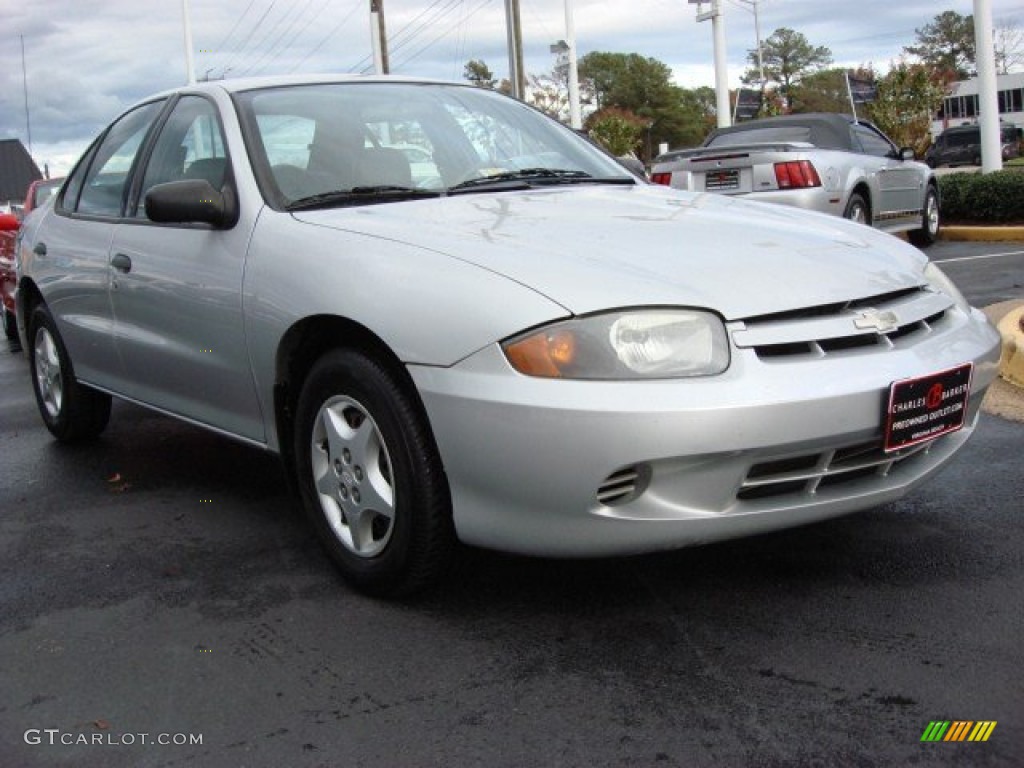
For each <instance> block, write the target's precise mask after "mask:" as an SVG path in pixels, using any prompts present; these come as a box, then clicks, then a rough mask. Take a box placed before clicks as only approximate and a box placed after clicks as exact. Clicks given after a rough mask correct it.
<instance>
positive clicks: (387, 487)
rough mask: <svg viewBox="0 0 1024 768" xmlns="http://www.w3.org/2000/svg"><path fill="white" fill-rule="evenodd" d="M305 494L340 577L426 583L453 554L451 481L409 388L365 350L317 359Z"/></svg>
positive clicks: (305, 449) (393, 586)
mask: <svg viewBox="0 0 1024 768" xmlns="http://www.w3.org/2000/svg"><path fill="white" fill-rule="evenodd" d="M295 423H296V428H295V435H294V440H295V445H294V450H295V456H296V473H297V480H298V485H299V490H300V493H301V495H302V500H303V503H304V506H305V509H306V512H307V513H308V514H309V516H310V519H311V521H312V523H313V526H314V528H315V529H316V531H317V533H318V534H319V536H320V539H321V541H322V543H323V544H324V546H325V547H326V549H327V551H328V553H329V554H330V555H331V557H332V558H333V560H334V561H335V563H336V564H337V565H338V567H339V569H340V570H341V572H342V574H343V575H344V576H345V578H346V579H348V581H350V582H351V583H352V584H353V585H354V586H355V587H357V588H358V589H360V590H362V591H364V592H368V593H370V594H375V595H381V596H390V597H395V596H401V595H408V594H411V593H413V592H417V591H420V590H422V589H423V588H425V587H427V586H428V585H430V584H431V583H432V582H434V581H435V580H437V579H438V578H439V576H440V575H441V573H442V572H443V571H444V569H445V568H446V567H447V565H448V563H449V562H450V559H451V555H452V553H453V552H454V545H455V533H454V526H453V524H452V514H451V500H450V496H449V491H448V481H447V478H446V477H445V474H444V469H443V467H442V465H441V459H440V455H439V453H438V450H437V446H436V445H435V443H434V438H433V435H432V434H431V431H430V428H429V425H428V423H427V420H426V416H425V415H424V414H423V412H422V407H421V406H420V404H419V401H418V399H417V398H416V397H415V394H414V393H413V392H412V391H411V385H409V384H407V383H406V382H405V381H404V380H403V379H401V378H400V377H399V376H398V375H396V374H395V373H394V372H393V371H392V370H390V369H389V368H387V367H386V366H384V365H382V364H380V363H379V362H378V361H377V360H375V359H374V358H372V357H370V356H368V355H366V354H364V353H363V352H360V351H357V350H351V349H337V350H332V351H330V352H328V353H327V354H325V355H324V356H323V357H321V358H320V359H319V360H318V361H317V362H316V363H315V364H314V366H313V368H312V370H311V371H310V373H309V375H308V377H307V378H306V381H305V383H304V385H303V387H302V392H301V394H300V396H299V402H298V408H297V411H296V421H295Z"/></svg>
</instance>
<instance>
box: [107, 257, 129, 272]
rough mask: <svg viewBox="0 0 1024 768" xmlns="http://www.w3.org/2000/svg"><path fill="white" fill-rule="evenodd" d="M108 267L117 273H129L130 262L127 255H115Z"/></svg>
mask: <svg viewBox="0 0 1024 768" xmlns="http://www.w3.org/2000/svg"><path fill="white" fill-rule="evenodd" d="M110 266H112V267H113V268H114V269H116V270H117V271H118V272H131V271H132V260H131V259H130V258H129V257H128V254H125V253H115V254H114V258H112V259H111V260H110Z"/></svg>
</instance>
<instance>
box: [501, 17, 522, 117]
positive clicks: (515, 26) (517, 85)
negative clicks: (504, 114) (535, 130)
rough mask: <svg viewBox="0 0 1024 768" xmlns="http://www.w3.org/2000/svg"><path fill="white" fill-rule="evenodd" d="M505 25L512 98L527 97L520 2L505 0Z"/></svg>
mask: <svg viewBox="0 0 1024 768" xmlns="http://www.w3.org/2000/svg"><path fill="white" fill-rule="evenodd" d="M505 25H506V28H507V30H508V81H509V83H510V84H511V85H512V96H514V97H515V98H517V99H520V100H521V99H523V98H525V96H526V73H525V72H524V71H523V27H522V24H521V23H520V21H519V0H505Z"/></svg>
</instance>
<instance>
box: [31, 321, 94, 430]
mask: <svg viewBox="0 0 1024 768" xmlns="http://www.w3.org/2000/svg"><path fill="white" fill-rule="evenodd" d="M28 342H29V368H30V369H31V371H32V390H33V392H35V395H36V404H37V405H38V406H39V414H40V415H41V416H42V417H43V423H44V424H46V428H47V429H48V430H50V433H51V434H52V435H53V436H54V437H56V438H57V439H58V440H60V441H61V442H65V443H70V442H74V441H76V440H87V439H89V438H92V437H96V436H97V435H98V434H100V433H101V432H102V431H103V430H104V429H105V428H106V426H107V422H109V421H110V395H107V394H104V393H102V392H97V391H96V390H94V389H90V388H89V387H87V386H84V385H83V384H80V383H79V382H78V381H77V380H76V379H75V371H74V368H73V367H72V365H71V357H70V356H69V355H68V351H67V349H66V348H65V347H64V341H63V339H61V337H60V333H59V332H58V331H57V325H56V323H54V321H53V317H51V315H50V312H49V310H47V308H46V306H45V305H40V306H38V307H36V309H35V311H34V312H33V313H32V321H31V323H30V324H29V336H28Z"/></svg>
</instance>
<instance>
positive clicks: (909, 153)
mask: <svg viewBox="0 0 1024 768" xmlns="http://www.w3.org/2000/svg"><path fill="white" fill-rule="evenodd" d="M916 159H917V153H916V152H914V150H912V149H911V148H910V147H903V148H901V149H900V160H916Z"/></svg>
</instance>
